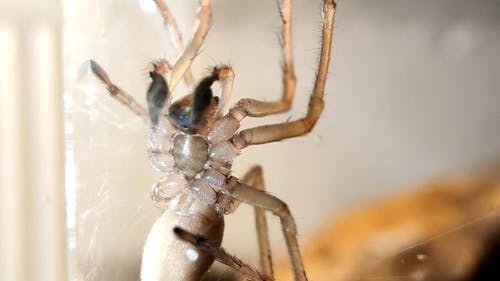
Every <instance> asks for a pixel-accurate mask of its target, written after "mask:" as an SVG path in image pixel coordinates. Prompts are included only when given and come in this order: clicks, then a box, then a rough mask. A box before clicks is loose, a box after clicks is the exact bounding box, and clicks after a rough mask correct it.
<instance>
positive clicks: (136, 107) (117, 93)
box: [90, 60, 148, 118]
mask: <svg viewBox="0 0 500 281" xmlns="http://www.w3.org/2000/svg"><path fill="white" fill-rule="evenodd" d="M90 69H91V70H92V72H93V73H94V74H95V75H96V76H97V78H99V80H101V81H102V82H103V83H104V84H105V85H106V88H107V89H108V92H109V94H110V95H111V96H112V97H114V98H115V99H117V100H119V101H120V102H121V103H123V104H124V105H125V106H126V107H128V108H129V109H130V110H132V111H133V112H134V113H135V114H137V115H139V116H141V117H144V118H145V117H147V115H148V114H147V112H146V110H145V109H144V107H142V105H140V104H139V103H137V101H135V99H134V98H133V97H131V96H130V95H128V94H126V93H125V92H123V91H122V90H121V89H120V88H118V86H116V85H115V84H113V82H111V79H110V78H109V76H108V74H107V73H106V72H105V71H104V69H103V68H102V67H101V66H100V65H99V64H97V63H96V62H95V61H93V60H91V61H90Z"/></svg>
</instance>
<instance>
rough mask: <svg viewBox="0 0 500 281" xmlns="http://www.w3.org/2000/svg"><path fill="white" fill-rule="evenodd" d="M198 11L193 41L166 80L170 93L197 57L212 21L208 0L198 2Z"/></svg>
mask: <svg viewBox="0 0 500 281" xmlns="http://www.w3.org/2000/svg"><path fill="white" fill-rule="evenodd" d="M200 4H201V6H200V10H199V12H198V26H197V28H196V31H195V33H194V36H193V39H191V42H189V44H188V46H187V48H186V50H185V51H184V52H183V53H182V55H181V56H180V57H179V58H178V59H177V61H176V62H175V64H174V66H173V69H172V73H171V75H170V77H169V79H167V81H168V90H169V92H170V93H173V92H174V89H175V87H176V86H177V84H178V83H179V81H180V80H181V78H182V77H183V76H184V73H186V71H187V70H188V69H189V67H190V66H191V63H192V62H193V60H194V58H195V57H196V56H197V55H198V52H199V50H200V48H201V45H202V44H203V41H204V40H205V36H206V35H207V33H208V29H209V27H210V20H211V19H212V10H211V7H210V0H200Z"/></svg>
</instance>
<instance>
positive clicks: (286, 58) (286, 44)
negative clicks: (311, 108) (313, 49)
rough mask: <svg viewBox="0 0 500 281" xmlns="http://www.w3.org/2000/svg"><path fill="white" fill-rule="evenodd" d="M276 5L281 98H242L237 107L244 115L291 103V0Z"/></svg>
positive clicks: (273, 110)
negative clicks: (278, 12) (280, 28)
mask: <svg viewBox="0 0 500 281" xmlns="http://www.w3.org/2000/svg"><path fill="white" fill-rule="evenodd" d="M277 2H278V7H279V11H280V16H281V20H282V25H283V29H282V31H281V41H280V43H281V47H282V51H283V77H282V79H283V93H282V95H281V99H280V100H279V101H275V102H265V101H259V100H255V99H242V100H240V101H239V102H238V105H237V106H238V107H240V108H241V109H242V110H243V111H245V113H246V115H248V116H252V117H261V116H266V115H270V114H276V113H281V112H285V111H288V110H289V109H290V106H291V105H292V101H293V96H294V93H295V82H296V78H295V71H294V69H293V56H292V29H291V12H292V11H291V10H292V4H291V0H278V1H277Z"/></svg>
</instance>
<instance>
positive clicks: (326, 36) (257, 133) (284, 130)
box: [233, 0, 335, 149]
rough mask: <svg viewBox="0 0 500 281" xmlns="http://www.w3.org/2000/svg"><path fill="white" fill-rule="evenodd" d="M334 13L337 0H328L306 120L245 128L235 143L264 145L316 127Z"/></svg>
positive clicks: (328, 55) (239, 145)
mask: <svg viewBox="0 0 500 281" xmlns="http://www.w3.org/2000/svg"><path fill="white" fill-rule="evenodd" d="M334 15H335V2H334V0H324V4H323V31H322V43H321V55H320V61H319V66H318V70H317V74H316V81H315V83H314V89H313V92H312V94H311V97H310V99H309V108H308V111H307V115H306V116H305V117H304V118H302V119H299V120H295V121H292V122H285V123H279V124H272V125H265V126H259V127H255V128H250V129H246V130H243V131H241V132H240V133H239V134H238V135H237V136H235V137H234V138H233V143H234V144H235V146H236V147H237V148H238V149H242V148H244V147H246V146H249V145H253V144H263V143H268V142H273V141H278V140H282V139H286V138H292V137H297V136H301V135H304V134H306V133H308V132H309V131H310V130H311V129H312V128H313V127H314V125H315V124H316V121H317V120H318V118H319V116H320V115H321V112H322V111H323V95H324V90H325V83H326V76H327V74H328V65H329V62H330V50H331V42H332V33H333V20H334Z"/></svg>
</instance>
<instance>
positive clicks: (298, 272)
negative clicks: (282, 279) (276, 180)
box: [224, 177, 307, 281]
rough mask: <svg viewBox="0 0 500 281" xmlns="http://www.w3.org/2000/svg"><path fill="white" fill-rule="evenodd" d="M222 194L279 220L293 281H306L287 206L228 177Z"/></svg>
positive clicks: (292, 222)
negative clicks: (268, 213) (293, 277)
mask: <svg viewBox="0 0 500 281" xmlns="http://www.w3.org/2000/svg"><path fill="white" fill-rule="evenodd" d="M224 192H225V193H227V195H229V196H231V197H234V198H235V199H237V200H240V201H242V202H245V203H247V204H250V205H252V206H254V207H257V208H261V209H264V210H266V211H270V212H272V213H273V214H275V215H276V216H278V217H279V218H280V221H281V227H282V230H283V234H284V236H285V240H286V245H287V248H288V254H289V255H290V260H291V263H292V267H293V273H294V276H295V281H307V276H306V272H305V270H304V264H303V262H302V257H301V255H300V250H299V243H298V241H297V227H296V225H295V221H294V219H293V217H292V214H291V213H290V209H289V208H288V206H287V204H286V203H285V202H283V201H282V200H280V199H279V198H277V197H275V196H273V195H271V194H269V193H266V192H265V191H263V190H261V189H259V188H256V187H253V186H250V185H248V184H246V183H243V182H241V181H240V180H239V179H237V178H235V177H230V178H229V179H228V181H227V186H226V189H225V190H224Z"/></svg>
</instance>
